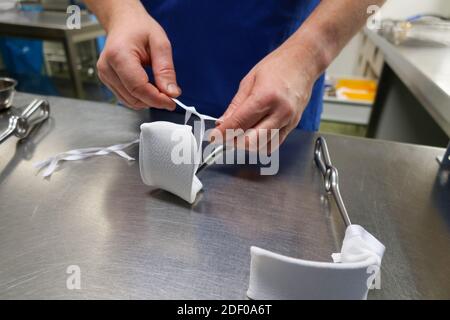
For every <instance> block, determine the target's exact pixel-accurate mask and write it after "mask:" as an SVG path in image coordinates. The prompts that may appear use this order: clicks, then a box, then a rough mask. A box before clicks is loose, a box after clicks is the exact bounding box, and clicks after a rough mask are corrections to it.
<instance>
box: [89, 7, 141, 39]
mask: <svg viewBox="0 0 450 320" xmlns="http://www.w3.org/2000/svg"><path fill="white" fill-rule="evenodd" d="M84 2H85V3H86V5H87V6H88V8H89V9H90V10H91V11H92V12H93V13H94V14H95V15H96V16H97V18H98V19H99V20H100V23H101V24H102V26H103V27H104V28H105V29H106V31H107V32H109V30H111V29H112V28H113V27H114V25H115V24H116V23H117V22H124V21H121V20H123V19H128V17H130V19H132V18H133V17H136V15H147V12H146V10H145V8H144V7H143V6H142V4H141V1H139V0H84Z"/></svg>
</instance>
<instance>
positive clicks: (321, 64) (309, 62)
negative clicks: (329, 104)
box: [288, 29, 333, 80]
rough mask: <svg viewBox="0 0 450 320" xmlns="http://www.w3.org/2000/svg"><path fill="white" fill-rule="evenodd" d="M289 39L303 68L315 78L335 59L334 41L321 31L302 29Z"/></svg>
mask: <svg viewBox="0 0 450 320" xmlns="http://www.w3.org/2000/svg"><path fill="white" fill-rule="evenodd" d="M288 41H289V42H290V43H291V44H290V45H292V46H293V50H295V52H296V53H295V54H296V57H297V60H298V61H299V63H300V64H301V66H302V69H303V70H304V71H305V72H307V73H308V75H309V76H310V77H311V78H312V79H314V80H316V79H317V78H319V77H320V75H321V74H322V73H324V72H325V70H326V69H327V68H328V66H329V65H330V63H331V62H332V60H333V54H332V52H333V50H332V43H330V42H328V41H326V40H325V38H324V37H323V36H322V35H321V34H320V32H317V31H314V32H311V31H308V30H301V29H300V30H298V32H296V33H295V34H294V35H293V36H292V37H291V38H290V39H289V40H288Z"/></svg>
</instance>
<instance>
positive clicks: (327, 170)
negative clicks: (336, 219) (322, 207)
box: [314, 137, 352, 227]
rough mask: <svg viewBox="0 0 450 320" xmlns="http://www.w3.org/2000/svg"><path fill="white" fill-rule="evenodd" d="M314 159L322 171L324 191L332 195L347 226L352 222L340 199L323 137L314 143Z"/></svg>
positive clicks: (337, 183)
mask: <svg viewBox="0 0 450 320" xmlns="http://www.w3.org/2000/svg"><path fill="white" fill-rule="evenodd" d="M314 161H315V162H316V165H317V167H319V169H320V171H321V172H322V175H323V178H324V183H325V191H326V192H327V193H328V194H332V195H333V197H334V200H335V201H336V204H337V207H338V209H339V212H340V213H341V216H342V219H344V223H345V225H346V226H347V227H348V226H349V225H351V224H352V223H351V221H350V217H349V216H348V213H347V209H346V208H345V205H344V201H343V200H342V196H341V192H340V191H339V175H338V170H337V169H336V167H334V166H333V164H332V163H331V159H330V154H329V153H328V146H327V142H326V140H325V138H324V137H319V138H317V140H316V145H315V148H314Z"/></svg>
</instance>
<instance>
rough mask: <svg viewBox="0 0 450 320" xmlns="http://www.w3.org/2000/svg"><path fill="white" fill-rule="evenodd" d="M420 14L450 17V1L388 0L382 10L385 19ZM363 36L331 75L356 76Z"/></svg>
mask: <svg viewBox="0 0 450 320" xmlns="http://www.w3.org/2000/svg"><path fill="white" fill-rule="evenodd" d="M419 13H437V14H440V15H446V16H449V17H450V0H387V1H386V3H385V4H384V6H383V8H382V9H381V15H382V16H381V17H382V18H383V19H405V18H407V17H410V16H413V15H416V14H419ZM360 45H361V35H359V34H358V35H356V36H355V37H354V38H353V39H352V40H351V41H350V42H349V44H348V45H347V46H346V47H345V48H344V50H343V51H342V52H341V54H340V55H339V56H338V57H337V58H336V60H335V61H334V62H333V63H332V64H331V65H330V67H329V68H328V71H327V72H328V74H330V75H354V74H355V70H356V65H357V58H358V51H359V48H360Z"/></svg>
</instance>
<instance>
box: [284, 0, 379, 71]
mask: <svg viewBox="0 0 450 320" xmlns="http://www.w3.org/2000/svg"><path fill="white" fill-rule="evenodd" d="M384 2H385V0H339V1H336V0H322V1H321V3H320V4H319V5H318V6H317V8H316V9H315V10H314V12H313V13H312V14H311V16H310V17H309V18H308V19H307V20H306V21H305V23H303V25H302V26H301V27H300V28H299V29H298V30H297V31H296V32H295V33H294V34H293V35H292V36H291V38H289V40H288V41H287V42H289V45H293V46H296V47H298V50H299V55H300V56H301V57H302V58H304V57H305V55H306V56H307V57H308V56H309V58H311V59H308V60H309V61H314V63H312V64H310V65H309V68H310V70H309V73H310V75H311V76H312V77H318V76H319V75H320V74H321V73H323V72H324V71H325V69H326V68H327V67H328V66H329V64H330V63H331V62H332V61H333V60H334V58H336V56H337V55H338V54H339V52H340V51H341V50H342V48H343V47H344V46H345V45H346V44H347V43H348V42H349V41H350V40H351V38H352V37H353V36H354V35H355V34H356V33H357V32H358V31H359V30H360V29H361V28H362V27H363V26H364V24H365V23H366V21H367V18H368V17H369V15H370V14H368V13H367V8H368V7H369V6H370V5H378V6H381V5H382V4H383V3H384Z"/></svg>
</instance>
